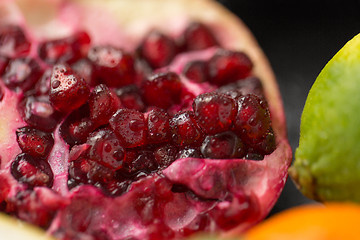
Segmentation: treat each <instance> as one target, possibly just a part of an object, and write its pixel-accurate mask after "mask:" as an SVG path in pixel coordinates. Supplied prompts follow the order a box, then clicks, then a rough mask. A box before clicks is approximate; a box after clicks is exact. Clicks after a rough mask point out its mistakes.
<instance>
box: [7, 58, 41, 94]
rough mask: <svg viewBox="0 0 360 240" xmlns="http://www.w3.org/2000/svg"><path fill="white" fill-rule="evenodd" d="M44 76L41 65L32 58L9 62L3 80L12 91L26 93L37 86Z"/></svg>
mask: <svg viewBox="0 0 360 240" xmlns="http://www.w3.org/2000/svg"><path fill="white" fill-rule="evenodd" d="M41 74H42V69H41V67H40V66H39V64H38V63H37V62H36V61H35V60H34V59H32V58H16V59H13V60H11V61H10V62H9V64H8V66H7V68H6V70H5V72H4V75H3V76H2V80H3V81H4V83H5V85H6V86H7V87H8V88H10V89H12V90H22V91H23V92H26V91H27V90H29V89H30V88H31V87H33V86H34V85H35V83H36V82H37V81H38V79H39V78H40V76H41Z"/></svg>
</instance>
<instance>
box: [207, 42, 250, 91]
mask: <svg viewBox="0 0 360 240" xmlns="http://www.w3.org/2000/svg"><path fill="white" fill-rule="evenodd" d="M208 68H209V75H210V76H209V81H210V82H211V83H213V84H215V85H218V86H222V85H225V84H228V83H232V82H235V81H237V80H240V79H243V78H246V77H248V76H249V75H250V74H251V70H252V68H253V63H252V61H251V60H250V58H249V57H248V56H247V55H246V54H245V53H243V52H237V51H230V50H225V49H220V50H219V51H217V52H216V53H215V54H214V56H213V57H212V58H210V60H209V61H208Z"/></svg>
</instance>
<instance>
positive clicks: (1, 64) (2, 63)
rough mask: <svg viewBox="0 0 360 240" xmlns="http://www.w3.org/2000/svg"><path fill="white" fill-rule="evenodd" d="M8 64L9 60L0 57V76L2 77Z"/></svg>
mask: <svg viewBox="0 0 360 240" xmlns="http://www.w3.org/2000/svg"><path fill="white" fill-rule="evenodd" d="M8 63H9V58H7V57H5V56H1V55H0V75H2V74H3V73H4V72H5V69H6V66H7V65H8Z"/></svg>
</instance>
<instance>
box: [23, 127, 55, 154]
mask: <svg viewBox="0 0 360 240" xmlns="http://www.w3.org/2000/svg"><path fill="white" fill-rule="evenodd" d="M16 140H17V142H18V144H19V147H20V148H21V150H22V151H23V152H24V153H28V154H30V155H31V156H33V157H40V158H46V157H47V156H48V155H49V153H50V151H51V149H52V147H53V145H54V138H53V136H52V134H51V133H46V132H43V131H40V130H38V129H36V128H32V127H22V128H19V129H17V130H16Z"/></svg>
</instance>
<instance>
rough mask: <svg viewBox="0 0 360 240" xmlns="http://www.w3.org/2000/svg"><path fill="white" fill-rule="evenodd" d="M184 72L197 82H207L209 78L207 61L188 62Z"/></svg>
mask: <svg viewBox="0 0 360 240" xmlns="http://www.w3.org/2000/svg"><path fill="white" fill-rule="evenodd" d="M183 74H184V75H185V76H186V77H187V78H188V79H189V80H191V81H193V82H196V83H201V82H206V81H208V79H209V73H208V67H207V63H206V62H205V61H192V62H188V63H187V64H186V65H185V67H184V70H183Z"/></svg>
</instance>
